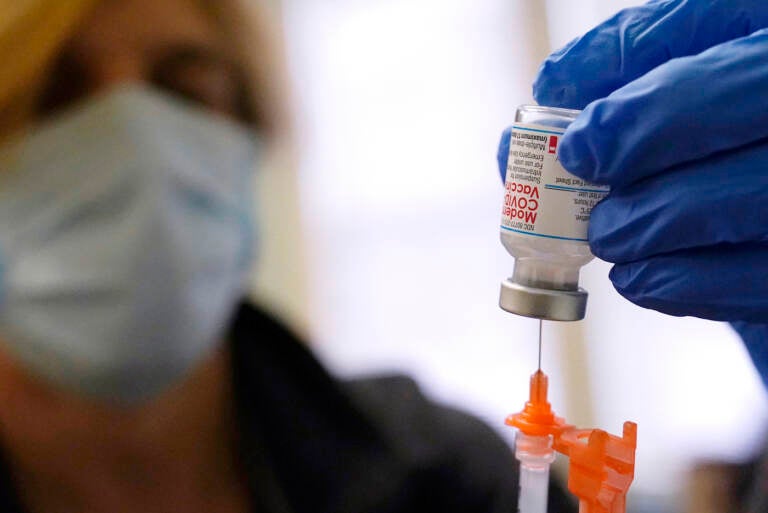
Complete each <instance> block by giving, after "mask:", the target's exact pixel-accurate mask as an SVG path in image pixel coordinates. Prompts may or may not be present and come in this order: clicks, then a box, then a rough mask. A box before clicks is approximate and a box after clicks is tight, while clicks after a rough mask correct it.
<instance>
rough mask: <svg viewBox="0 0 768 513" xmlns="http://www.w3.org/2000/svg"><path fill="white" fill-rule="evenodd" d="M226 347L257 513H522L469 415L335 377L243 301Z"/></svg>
mask: <svg viewBox="0 0 768 513" xmlns="http://www.w3.org/2000/svg"><path fill="white" fill-rule="evenodd" d="M229 340H230V342H231V344H232V347H231V349H232V350H231V353H230V354H231V356H232V369H233V380H234V390H235V402H236V412H237V416H238V418H237V420H238V428H239V439H238V444H239V451H238V453H239V455H240V457H241V463H242V466H243V471H244V472H245V475H246V476H247V480H248V486H249V489H250V492H251V496H252V500H253V504H254V510H255V511H258V512H265V513H411V512H412V513H428V512H433V511H434V512H440V513H452V512H456V513H459V512H460V513H485V512H488V513H491V512H494V513H495V512H498V513H502V512H503V513H507V512H509V513H514V512H516V511H517V509H516V508H517V470H516V464H515V461H514V456H513V455H512V452H511V451H510V449H509V447H508V446H507V445H506V444H505V443H504V442H503V441H502V440H501V439H500V438H499V437H497V436H496V434H495V433H493V432H492V431H491V430H490V429H489V428H488V427H487V426H485V425H484V424H482V423H481V422H479V421H478V420H476V419H474V418H473V417H471V416H468V415H465V414H463V413H460V412H458V411H455V410H452V409H449V408H445V407H442V406H437V405H435V404H433V403H431V402H429V401H427V400H426V399H425V398H424V397H423V396H422V395H421V394H420V393H419V391H418V389H417V387H416V386H415V384H414V383H413V382H412V381H410V380H408V379H406V378H402V377H384V378H378V379H367V380H359V381H353V382H340V381H337V380H335V379H334V378H332V377H331V376H330V375H329V374H328V373H327V372H326V371H325V370H324V369H323V368H322V367H321V365H320V364H319V363H318V362H317V360H316V359H315V358H314V357H313V356H312V354H311V353H310V352H309V351H308V350H307V349H306V348H305V347H304V346H303V345H302V344H301V343H300V342H299V341H298V340H297V339H296V338H295V337H294V336H293V335H292V334H291V333H290V332H289V331H287V330H286V329H285V328H284V327H283V326H281V325H280V324H278V323H276V322H275V321H273V320H272V319H270V318H268V317H267V316H265V315H264V314H262V313H260V312H258V311H257V310H255V309H254V308H252V307H250V306H248V305H243V306H242V307H241V308H240V310H239V312H238V313H237V315H236V318H235V320H234V322H233V325H232V330H231V333H230V338H229ZM10 477H11V476H10V473H9V469H8V468H7V466H4V465H3V466H0V511H4V512H19V513H21V512H22V511H23V510H22V508H20V507H19V503H18V500H17V497H16V494H15V491H14V489H13V485H12V480H11V478H10ZM550 496H551V497H550V508H549V510H550V511H551V512H561V511H563V512H564V511H569V512H570V511H572V509H571V508H570V506H569V503H568V502H567V501H566V499H565V497H564V495H563V493H562V491H561V490H560V489H559V488H554V489H553V490H552V492H551V494H550ZM180 513H183V512H180Z"/></svg>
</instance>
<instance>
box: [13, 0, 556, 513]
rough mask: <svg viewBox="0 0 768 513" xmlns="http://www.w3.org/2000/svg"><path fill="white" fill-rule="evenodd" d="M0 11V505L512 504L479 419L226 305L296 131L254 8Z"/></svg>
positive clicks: (450, 507) (259, 9)
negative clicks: (267, 155)
mask: <svg viewBox="0 0 768 513" xmlns="http://www.w3.org/2000/svg"><path fill="white" fill-rule="evenodd" d="M5 3H6V6H5V9H6V11H7V16H3V19H4V20H9V23H7V24H6V25H5V26H4V31H5V33H4V34H0V46H1V47H2V48H0V52H4V53H0V57H2V59H0V60H2V61H3V62H4V63H5V66H4V67H5V69H4V70H3V72H0V73H2V74H0V116H1V117H0V127H2V132H1V133H2V137H3V154H2V157H1V158H2V160H1V161H0V162H2V173H3V178H4V179H3V183H2V185H0V261H2V269H3V279H2V284H0V291H1V294H0V296H2V298H3V300H2V305H0V395H1V398H0V404H2V407H0V436H1V438H0V439H1V440H2V447H3V449H4V454H5V456H6V458H5V462H4V465H3V466H2V467H1V468H0V509H3V511H31V512H38V511H39V512H43V511H56V512H62V511H78V512H81V511H89V512H101V511H104V512H110V513H115V512H118V513H119V512H122V511H125V512H136V511H142V512H144V513H154V512H170V511H173V512H180V511H184V512H190V513H194V512H198V511H199V512H206V513H212V512H244V511H270V512H271V511H274V512H287V511H296V512H301V511H312V512H314V513H317V512H319V511H328V512H344V511H349V512H356V513H360V512H373V511H377V512H379V511H380V512H405V511H420V512H423V511H437V510H442V511H457V512H458V511H462V512H465V511H475V512H480V511H514V509H515V504H516V492H517V489H516V488H517V485H516V472H515V469H514V464H513V459H512V457H511V455H510V453H509V451H508V448H507V447H506V446H505V444H504V443H503V442H501V441H500V440H499V439H498V438H497V437H496V436H495V435H493V434H492V432H491V431H490V430H489V429H488V428H486V427H485V426H483V425H482V424H481V423H479V422H477V421H476V420H474V419H472V418H470V417H467V416H465V415H463V414H460V413H458V412H455V411H451V410H447V409H444V408H441V407H438V406H435V405H433V404H430V403H428V402H427V401H426V400H425V399H423V398H422V397H421V396H420V395H419V393H418V390H417V389H416V388H415V387H414V385H413V384H412V383H411V382H410V381H408V380H405V379H397V378H393V379H379V380H367V381H360V382H356V383H339V382H337V381H335V380H334V379H333V378H332V377H330V376H329V375H328V374H327V373H326V372H325V371H324V370H323V369H322V368H321V367H320V365H319V364H318V363H317V362H316V361H315V360H314V359H313V357H312V356H311V355H310V354H309V353H308V352H307V351H306V349H304V347H303V345H302V344H301V343H299V342H298V341H297V340H296V339H295V338H294V336H293V335H292V334H291V333H289V332H288V331H287V330H286V329H284V328H283V327H282V326H281V325H279V324H278V323H277V322H275V321H273V320H271V319H269V318H268V317H267V316H265V315H264V314H262V313H260V312H259V311H257V310H256V309H255V308H254V307H253V306H251V305H249V304H247V303H245V302H243V298H244V291H245V280H244V276H245V274H246V272H247V270H248V267H249V266H250V264H251V259H250V254H251V253H252V248H251V246H252V243H251V241H252V239H253V230H252V225H253V220H252V216H251V214H250V208H249V207H250V203H251V202H252V200H251V198H250V193H249V191H250V187H249V180H250V178H251V174H252V172H251V167H252V165H253V163H258V161H259V159H258V157H259V155H261V154H263V152H264V151H265V148H268V147H270V146H271V145H274V144H277V143H279V142H280V141H284V140H285V139H286V138H287V137H289V134H290V131H289V127H288V123H287V122H286V120H287V116H286V108H285V99H284V98H283V97H282V91H284V87H283V82H282V74H281V69H280V60H279V59H278V58H277V56H278V49H277V45H276V44H275V43H274V41H275V39H273V38H272V37H270V35H269V32H270V24H269V23H268V21H267V16H266V10H265V9H264V8H263V6H259V5H258V4H254V3H253V2H246V1H242V2H237V1H232V2H230V1H221V0H215V1H214V0H211V1H207V2H206V1H195V0H164V1H163V2H158V1H156V0H104V1H99V2H91V1H88V0H55V1H54V0H50V1H35V0H23V1H19V0H13V1H12V0H5ZM553 501H554V502H555V504H554V506H555V507H556V508H558V507H559V508H565V505H564V504H563V503H562V497H561V496H560V494H559V492H557V494H556V495H555V496H554V498H553Z"/></svg>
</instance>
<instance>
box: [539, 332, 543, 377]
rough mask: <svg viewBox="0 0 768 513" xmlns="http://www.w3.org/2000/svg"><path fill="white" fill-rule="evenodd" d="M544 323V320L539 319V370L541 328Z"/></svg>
mask: <svg viewBox="0 0 768 513" xmlns="http://www.w3.org/2000/svg"><path fill="white" fill-rule="evenodd" d="M543 325H544V321H542V320H541V319H539V370H541V329H542V326H543Z"/></svg>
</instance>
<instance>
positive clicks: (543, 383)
mask: <svg viewBox="0 0 768 513" xmlns="http://www.w3.org/2000/svg"><path fill="white" fill-rule="evenodd" d="M547 388H548V379H547V375H546V374H544V373H543V372H542V371H541V370H539V371H536V373H535V374H533V376H531V389H530V399H529V400H528V402H526V403H525V408H524V409H523V411H521V412H520V413H516V414H514V415H510V416H509V417H507V420H506V423H507V424H508V425H510V426H514V427H516V428H518V429H519V430H520V431H521V432H523V433H525V434H526V435H529V436H547V435H551V436H552V438H553V447H554V449H555V450H556V451H557V452H559V453H560V454H563V455H564V456H567V457H568V458H569V459H570V464H569V466H568V489H569V490H570V491H571V492H572V493H573V494H574V495H576V496H577V497H578V498H579V501H580V509H579V513H624V512H625V509H626V496H627V491H628V490H629V486H630V485H631V484H632V480H633V479H634V477H635V449H636V448H637V424H635V423H634V422H625V423H624V432H623V434H622V436H621V437H619V436H614V435H611V434H608V433H606V432H605V431H603V430H601V429H576V428H575V427H574V426H570V425H568V424H566V423H565V420H564V419H562V418H561V417H557V416H556V415H555V414H554V412H553V411H552V406H551V405H550V404H549V402H548V401H547Z"/></svg>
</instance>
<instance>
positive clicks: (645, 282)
mask: <svg viewBox="0 0 768 513" xmlns="http://www.w3.org/2000/svg"><path fill="white" fill-rule="evenodd" d="M767 269H768V245H766V244H759V243H751V244H739V245H719V246H710V247H707V248H699V249H693V250H687V251H679V252H675V253H668V254H665V255H658V256H655V257H652V258H648V259H645V260H640V261H637V262H630V263H626V264H618V265H615V266H614V267H613V269H612V270H611V272H610V274H609V277H610V279H611V281H612V282H613V285H614V287H615V288H616V290H617V291H618V292H619V294H621V295H622V296H624V297H625V298H627V299H628V300H630V301H632V302H633V303H635V304H637V305H639V306H642V307H644V308H650V309H653V310H657V311H659V312H662V313H665V314H669V315H676V316H684V315H691V316H694V317H701V318H703V319H712V320H717V321H747V322H760V323H768V280H766V270H767Z"/></svg>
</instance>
